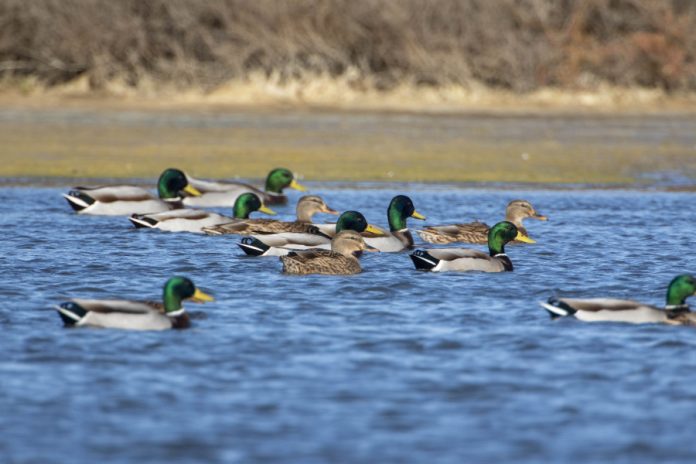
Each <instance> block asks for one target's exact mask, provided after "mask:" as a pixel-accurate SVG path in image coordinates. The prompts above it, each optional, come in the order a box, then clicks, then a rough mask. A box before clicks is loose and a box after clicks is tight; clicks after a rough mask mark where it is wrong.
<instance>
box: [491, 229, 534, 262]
mask: <svg viewBox="0 0 696 464" xmlns="http://www.w3.org/2000/svg"><path fill="white" fill-rule="evenodd" d="M513 240H519V241H520V242H525V243H536V242H535V241H534V240H532V239H531V238H529V237H527V236H526V235H523V234H522V233H521V232H520V231H519V230H518V229H517V226H516V225H515V224H513V223H512V222H510V221H501V222H499V223H497V224H496V225H494V226H493V227H491V229H490V230H489V231H488V251H489V252H490V254H491V256H495V255H499V254H502V253H505V245H506V244H507V243H508V242H511V241H513Z"/></svg>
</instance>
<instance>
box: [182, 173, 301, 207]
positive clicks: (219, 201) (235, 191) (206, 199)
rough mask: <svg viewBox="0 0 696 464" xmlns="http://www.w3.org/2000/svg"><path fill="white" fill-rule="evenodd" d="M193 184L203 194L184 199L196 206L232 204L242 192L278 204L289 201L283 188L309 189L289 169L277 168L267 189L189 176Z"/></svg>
mask: <svg viewBox="0 0 696 464" xmlns="http://www.w3.org/2000/svg"><path fill="white" fill-rule="evenodd" d="M187 177H188V180H189V182H190V184H191V185H193V186H194V187H195V188H197V189H198V190H199V191H200V192H201V193H202V195H200V196H198V197H196V198H195V199H193V198H186V199H184V205H186V206H194V207H199V208H200V207H215V206H231V205H233V204H234V202H235V200H236V199H237V197H238V196H239V195H241V194H242V193H255V194H256V195H258V196H259V198H261V199H262V200H263V202H264V204H266V205H278V204H285V203H287V202H288V197H287V196H285V195H284V194H283V189H285V188H291V189H295V190H299V191H301V192H304V191H306V190H307V189H306V188H305V187H304V186H302V185H300V184H299V183H298V182H297V181H296V180H295V175H294V174H293V173H292V172H291V171H290V170H288V169H285V168H277V169H273V170H272V171H271V172H269V173H268V177H266V188H265V191H263V190H261V189H258V188H256V187H254V186H252V185H249V184H245V183H243V182H215V181H209V180H201V179H196V178H194V177H191V176H187Z"/></svg>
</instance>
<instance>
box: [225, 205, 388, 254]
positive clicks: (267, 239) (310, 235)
mask: <svg viewBox="0 0 696 464" xmlns="http://www.w3.org/2000/svg"><path fill="white" fill-rule="evenodd" d="M343 230H353V231H355V232H358V233H360V234H362V235H363V236H371V237H378V236H380V235H383V234H384V232H383V231H382V230H381V229H380V228H378V227H376V226H373V225H372V224H368V223H367V219H365V216H363V215H362V214H361V213H359V212H358V211H346V212H344V213H343V214H341V215H340V216H339V218H338V221H337V222H336V224H321V225H316V226H315V227H314V230H309V231H307V232H305V233H302V234H297V233H280V234H272V235H255V236H252V237H246V238H244V239H242V241H241V243H238V245H239V247H240V248H241V249H242V250H244V253H246V254H247V255H250V256H285V255H287V254H288V253H291V252H293V251H299V250H306V249H308V248H322V249H327V250H328V249H331V237H333V236H335V235H336V234H338V233H339V232H341V231H343Z"/></svg>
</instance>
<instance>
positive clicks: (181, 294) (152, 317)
mask: <svg viewBox="0 0 696 464" xmlns="http://www.w3.org/2000/svg"><path fill="white" fill-rule="evenodd" d="M184 300H191V301H193V302H196V303H204V302H206V301H213V297H212V296H210V295H207V294H205V293H203V292H202V291H201V290H199V289H197V288H196V286H195V285H193V282H191V280H189V279H187V278H186V277H172V278H171V279H169V280H168V281H167V283H165V284H164V292H163V302H162V303H157V302H153V301H131V300H83V299H77V298H74V299H72V300H70V301H68V302H65V303H61V304H60V305H59V306H56V307H55V308H56V310H57V311H58V314H59V315H60V317H61V319H62V320H63V322H64V323H65V325H66V326H75V327H83V326H90V327H103V328H110V329H130V330H165V329H185V328H187V327H189V325H190V321H189V316H188V314H186V311H185V310H184V307H183V306H182V305H181V303H182V301H184Z"/></svg>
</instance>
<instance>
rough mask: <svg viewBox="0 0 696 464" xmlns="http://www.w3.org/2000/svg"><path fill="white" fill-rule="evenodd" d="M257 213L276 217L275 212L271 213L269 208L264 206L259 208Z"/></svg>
mask: <svg viewBox="0 0 696 464" xmlns="http://www.w3.org/2000/svg"><path fill="white" fill-rule="evenodd" d="M259 211H261V212H262V213H266V214H270V215H271V216H275V215H276V212H275V211H273V210H272V209H271V208H269V207H268V206H266V205H261V207H260V208H259Z"/></svg>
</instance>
